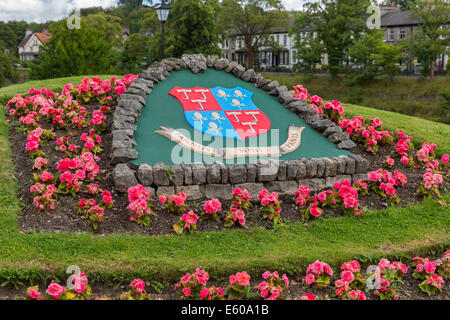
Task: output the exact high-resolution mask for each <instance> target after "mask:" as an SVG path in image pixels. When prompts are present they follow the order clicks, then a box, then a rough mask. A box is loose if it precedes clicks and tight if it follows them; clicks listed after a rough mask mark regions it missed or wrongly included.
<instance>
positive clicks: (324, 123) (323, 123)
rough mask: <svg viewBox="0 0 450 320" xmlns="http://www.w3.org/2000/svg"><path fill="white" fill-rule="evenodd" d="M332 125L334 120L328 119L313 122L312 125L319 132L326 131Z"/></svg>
mask: <svg viewBox="0 0 450 320" xmlns="http://www.w3.org/2000/svg"><path fill="white" fill-rule="evenodd" d="M331 125H332V122H331V121H330V120H328V119H323V120H318V121H314V122H312V123H311V126H312V127H313V128H314V129H316V130H317V131H319V132H323V131H325V130H326V129H327V128H328V127H329V126H331Z"/></svg>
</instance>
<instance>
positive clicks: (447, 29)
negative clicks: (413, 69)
mask: <svg viewBox="0 0 450 320" xmlns="http://www.w3.org/2000/svg"><path fill="white" fill-rule="evenodd" d="M410 15H411V17H413V18H416V19H418V20H420V21H421V24H420V25H419V26H418V28H417V31H416V32H415V33H414V36H413V38H412V41H411V44H410V50H411V51H412V53H413V54H414V55H415V56H417V58H418V59H419V61H420V62H421V64H422V69H421V72H422V74H423V75H424V76H429V77H430V78H432V77H433V75H434V70H435V63H436V60H437V59H438V58H439V56H440V55H442V54H445V53H447V52H449V50H448V46H449V45H450V26H449V21H450V5H449V4H447V3H444V2H442V1H440V0H434V1H429V2H426V1H417V2H415V3H414V5H413V6H412V7H411V10H410Z"/></svg>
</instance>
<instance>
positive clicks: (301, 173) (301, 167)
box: [296, 160, 307, 181]
mask: <svg viewBox="0 0 450 320" xmlns="http://www.w3.org/2000/svg"><path fill="white" fill-rule="evenodd" d="M296 161H297V177H296V179H297V181H299V180H301V179H303V178H305V177H306V175H307V168H306V161H304V160H296Z"/></svg>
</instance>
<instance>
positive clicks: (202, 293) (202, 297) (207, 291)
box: [200, 288, 209, 300]
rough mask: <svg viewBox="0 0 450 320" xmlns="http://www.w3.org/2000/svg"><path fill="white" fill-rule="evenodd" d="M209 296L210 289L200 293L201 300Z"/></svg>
mask: <svg viewBox="0 0 450 320" xmlns="http://www.w3.org/2000/svg"><path fill="white" fill-rule="evenodd" d="M208 295H209V290H208V288H203V289H202V291H200V300H203V299H205V298H206V297H208Z"/></svg>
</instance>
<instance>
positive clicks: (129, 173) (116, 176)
mask: <svg viewBox="0 0 450 320" xmlns="http://www.w3.org/2000/svg"><path fill="white" fill-rule="evenodd" d="M112 177H113V181H114V186H115V190H117V191H119V192H126V191H127V190H128V188H130V187H134V186H135V185H137V184H138V181H137V179H136V176H135V175H134V171H133V170H131V169H130V168H129V167H128V166H127V165H126V164H125V163H119V164H118V165H116V166H115V168H114V170H113V172H112Z"/></svg>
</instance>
